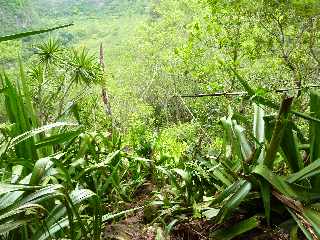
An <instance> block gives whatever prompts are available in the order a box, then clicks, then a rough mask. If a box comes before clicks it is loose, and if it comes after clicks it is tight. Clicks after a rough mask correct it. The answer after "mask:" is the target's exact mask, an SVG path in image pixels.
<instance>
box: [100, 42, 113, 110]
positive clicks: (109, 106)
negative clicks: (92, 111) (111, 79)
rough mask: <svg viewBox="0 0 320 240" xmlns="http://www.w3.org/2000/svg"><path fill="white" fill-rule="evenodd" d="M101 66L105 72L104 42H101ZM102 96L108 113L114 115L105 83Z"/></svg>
mask: <svg viewBox="0 0 320 240" xmlns="http://www.w3.org/2000/svg"><path fill="white" fill-rule="evenodd" d="M100 66H101V69H102V71H103V73H104V70H105V63H104V51H103V46H102V43H101V44H100ZM101 97H102V102H103V104H104V109H105V112H106V114H107V115H108V116H111V115H112V111H111V105H110V100H109V95H108V92H107V89H106V88H105V86H104V85H102V89H101Z"/></svg>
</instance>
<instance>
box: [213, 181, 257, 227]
mask: <svg viewBox="0 0 320 240" xmlns="http://www.w3.org/2000/svg"><path fill="white" fill-rule="evenodd" d="M251 187H252V185H251V183H250V182H248V181H246V180H243V181H242V182H241V183H240V186H239V188H238V189H237V190H236V191H235V192H234V193H233V194H232V195H231V196H229V198H228V199H226V200H225V202H224V203H223V206H222V208H221V209H220V211H219V214H218V216H217V218H218V222H219V223H222V222H223V221H224V220H225V218H226V217H228V216H229V215H230V214H231V213H232V212H234V211H235V210H236V209H237V207H238V206H239V205H240V204H241V203H242V201H243V200H244V199H245V198H246V196H247V195H248V193H249V192H250V190H251Z"/></svg>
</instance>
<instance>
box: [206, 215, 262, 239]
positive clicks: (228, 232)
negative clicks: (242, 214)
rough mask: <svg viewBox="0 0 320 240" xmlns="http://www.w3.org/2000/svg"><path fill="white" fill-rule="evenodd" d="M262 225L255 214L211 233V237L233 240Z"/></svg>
mask: <svg viewBox="0 0 320 240" xmlns="http://www.w3.org/2000/svg"><path fill="white" fill-rule="evenodd" d="M259 225H260V220H259V217H257V216H254V217H251V218H249V219H246V220H243V221H241V222H239V223H237V224H235V225H233V226H231V227H228V228H224V229H219V230H216V231H214V232H212V233H210V239H216V240H231V239H233V238H235V237H238V236H239V235H241V234H243V233H246V232H248V231H251V230H253V229H255V228H257V227H258V226H259Z"/></svg>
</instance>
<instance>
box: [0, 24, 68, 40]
mask: <svg viewBox="0 0 320 240" xmlns="http://www.w3.org/2000/svg"><path fill="white" fill-rule="evenodd" d="M72 25H73V24H72V23H71V24H66V25H61V26H57V27H53V28H47V29H41V30H37V31H28V32H21V33H17V34H13V35H7V36H3V37H0V42H4V41H9V40H15V39H20V38H24V37H29V36H32V35H38V34H41V33H46V32H51V31H54V30H57V29H60V28H66V27H70V26H72Z"/></svg>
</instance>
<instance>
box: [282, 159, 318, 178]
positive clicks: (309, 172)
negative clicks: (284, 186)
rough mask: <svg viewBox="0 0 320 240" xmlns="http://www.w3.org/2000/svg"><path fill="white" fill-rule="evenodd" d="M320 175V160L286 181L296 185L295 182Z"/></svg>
mask: <svg viewBox="0 0 320 240" xmlns="http://www.w3.org/2000/svg"><path fill="white" fill-rule="evenodd" d="M318 174H320V159H318V160H316V161H314V162H312V163H311V164H309V165H308V166H306V167H304V168H303V169H301V170H300V171H299V172H296V173H294V174H290V175H289V176H288V177H287V179H286V181H287V182H288V183H294V182H297V181H301V180H303V179H306V178H310V177H313V176H316V175H318Z"/></svg>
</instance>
